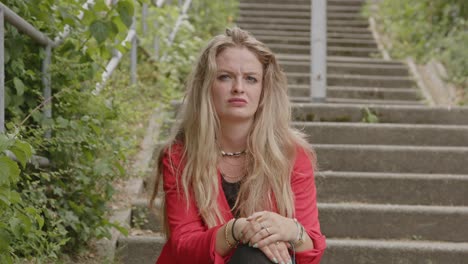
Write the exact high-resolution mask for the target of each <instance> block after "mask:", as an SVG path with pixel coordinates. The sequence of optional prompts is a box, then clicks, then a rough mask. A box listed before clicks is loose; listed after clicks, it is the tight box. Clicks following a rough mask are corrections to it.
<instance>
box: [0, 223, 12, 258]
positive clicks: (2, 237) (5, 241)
mask: <svg viewBox="0 0 468 264" xmlns="http://www.w3.org/2000/svg"><path fill="white" fill-rule="evenodd" d="M10 242H11V236H10V234H8V232H7V230H5V229H4V228H3V227H0V252H4V251H6V250H7V249H8V246H9V245H10Z"/></svg>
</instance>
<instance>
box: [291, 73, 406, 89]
mask: <svg viewBox="0 0 468 264" xmlns="http://www.w3.org/2000/svg"><path fill="white" fill-rule="evenodd" d="M288 77H289V76H288ZM327 80H328V85H329V86H360V87H377V88H378V87H388V88H407V87H413V86H415V83H414V81H413V79H412V78H410V77H405V76H378V75H351V74H328V78H327ZM306 83H309V82H308V78H307V80H306Z"/></svg>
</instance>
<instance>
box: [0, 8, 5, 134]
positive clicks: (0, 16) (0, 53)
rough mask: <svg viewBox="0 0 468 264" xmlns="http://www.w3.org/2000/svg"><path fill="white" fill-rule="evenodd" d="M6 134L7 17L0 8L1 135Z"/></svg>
mask: <svg viewBox="0 0 468 264" xmlns="http://www.w3.org/2000/svg"><path fill="white" fill-rule="evenodd" d="M3 132H5V15H4V11H3V7H1V6H0V133H3Z"/></svg>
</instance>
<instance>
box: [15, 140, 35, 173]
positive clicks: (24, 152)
mask: <svg viewBox="0 0 468 264" xmlns="http://www.w3.org/2000/svg"><path fill="white" fill-rule="evenodd" d="M11 152H13V154H15V156H16V159H17V160H18V162H19V163H20V164H21V166H23V168H24V167H25V166H26V162H27V161H28V160H29V159H30V158H31V156H32V147H31V145H29V144H28V143H26V142H24V141H19V140H17V141H16V142H15V145H13V147H12V148H11Z"/></svg>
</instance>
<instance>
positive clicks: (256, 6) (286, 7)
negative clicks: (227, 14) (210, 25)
mask: <svg viewBox="0 0 468 264" xmlns="http://www.w3.org/2000/svg"><path fill="white" fill-rule="evenodd" d="M239 9H240V10H241V11H240V13H243V11H250V10H279V11H306V10H310V2H309V3H307V4H303V3H295V4H292V3H287V2H282V3H264V2H254V3H246V2H244V1H241V2H240V3H239Z"/></svg>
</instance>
